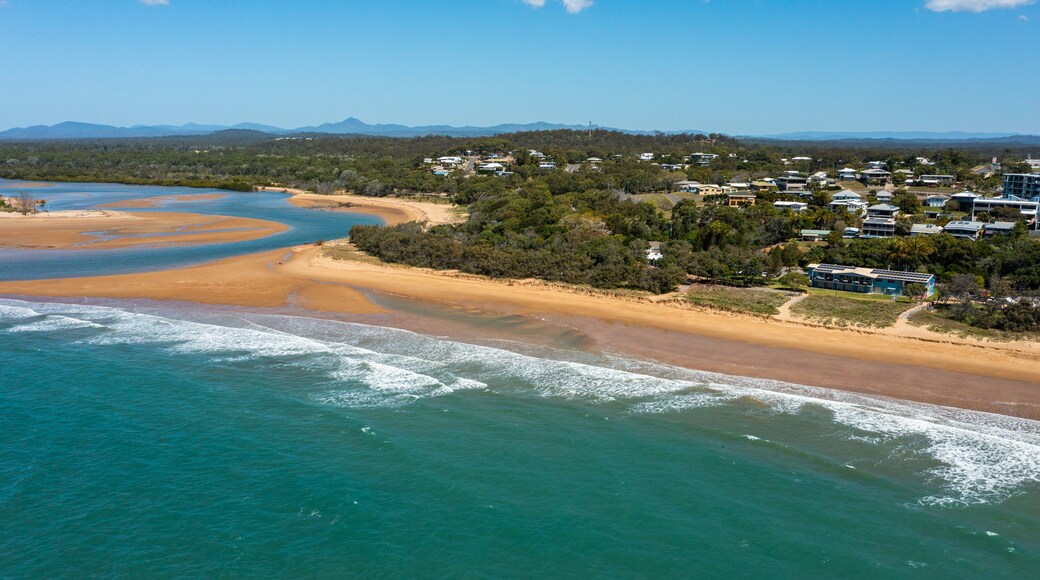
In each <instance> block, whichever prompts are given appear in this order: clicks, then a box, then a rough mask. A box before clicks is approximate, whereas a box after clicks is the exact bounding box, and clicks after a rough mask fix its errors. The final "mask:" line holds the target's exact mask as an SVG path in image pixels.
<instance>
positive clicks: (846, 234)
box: [841, 226, 859, 240]
mask: <svg viewBox="0 0 1040 580" xmlns="http://www.w3.org/2000/svg"><path fill="white" fill-rule="evenodd" d="M841 237H843V238H845V239H847V240H851V239H853V238H858V237H859V228H854V227H852V226H849V227H847V228H845V229H844V230H842V232H841Z"/></svg>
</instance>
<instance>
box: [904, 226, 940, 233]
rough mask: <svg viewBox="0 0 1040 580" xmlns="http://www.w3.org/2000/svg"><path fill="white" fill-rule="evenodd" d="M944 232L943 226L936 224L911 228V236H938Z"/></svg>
mask: <svg viewBox="0 0 1040 580" xmlns="http://www.w3.org/2000/svg"><path fill="white" fill-rule="evenodd" d="M942 231H943V228H942V226H937V225H935V224H914V225H912V226H910V233H911V234H938V233H940V232H942Z"/></svg>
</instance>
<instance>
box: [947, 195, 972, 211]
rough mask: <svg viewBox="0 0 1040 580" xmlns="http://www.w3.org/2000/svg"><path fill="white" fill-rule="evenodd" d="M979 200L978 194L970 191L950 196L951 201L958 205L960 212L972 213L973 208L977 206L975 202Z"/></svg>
mask: <svg viewBox="0 0 1040 580" xmlns="http://www.w3.org/2000/svg"><path fill="white" fill-rule="evenodd" d="M978 198H979V195H978V194H975V193H972V192H970V191H962V192H960V193H955V194H953V195H951V196H950V200H952V201H953V202H955V203H956V204H957V209H958V210H960V211H971V208H972V206H973V205H975V200H976V199H978Z"/></svg>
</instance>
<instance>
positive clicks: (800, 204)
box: [773, 201, 809, 213]
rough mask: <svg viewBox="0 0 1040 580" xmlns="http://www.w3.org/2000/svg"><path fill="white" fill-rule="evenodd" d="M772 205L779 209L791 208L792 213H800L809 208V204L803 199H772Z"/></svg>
mask: <svg viewBox="0 0 1040 580" xmlns="http://www.w3.org/2000/svg"><path fill="white" fill-rule="evenodd" d="M773 207H775V208H776V209H779V210H791V211H793V212H794V213H801V212H803V211H805V210H807V209H809V204H807V203H805V202H804V201H774V202H773Z"/></svg>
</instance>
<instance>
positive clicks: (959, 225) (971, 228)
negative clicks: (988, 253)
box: [943, 221, 986, 240]
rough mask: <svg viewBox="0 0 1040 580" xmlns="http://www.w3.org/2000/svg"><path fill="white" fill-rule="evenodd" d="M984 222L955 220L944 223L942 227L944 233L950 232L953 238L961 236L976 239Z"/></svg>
mask: <svg viewBox="0 0 1040 580" xmlns="http://www.w3.org/2000/svg"><path fill="white" fill-rule="evenodd" d="M985 225H986V224H984V223H982V222H973V221H955V222H950V223H948V224H946V227H944V228H943V229H944V230H945V231H946V233H948V234H950V235H951V236H953V237H955V238H961V239H964V240H977V239H979V234H980V233H982V228H983V227H985Z"/></svg>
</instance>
